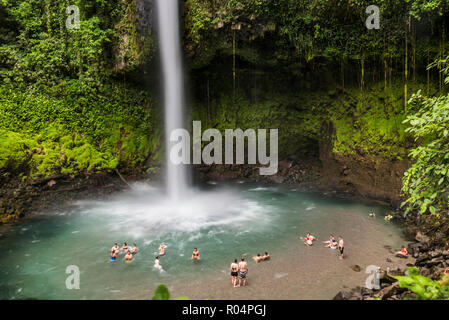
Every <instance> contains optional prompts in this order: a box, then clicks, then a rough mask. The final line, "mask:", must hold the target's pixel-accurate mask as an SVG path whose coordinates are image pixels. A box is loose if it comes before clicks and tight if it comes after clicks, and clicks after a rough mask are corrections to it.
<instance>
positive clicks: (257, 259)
mask: <svg viewBox="0 0 449 320" xmlns="http://www.w3.org/2000/svg"><path fill="white" fill-rule="evenodd" d="M253 260H254V261H255V262H257V263H259V262H260V261H262V260H263V257H262V256H261V255H260V253H258V254H257V256H255V257H253Z"/></svg>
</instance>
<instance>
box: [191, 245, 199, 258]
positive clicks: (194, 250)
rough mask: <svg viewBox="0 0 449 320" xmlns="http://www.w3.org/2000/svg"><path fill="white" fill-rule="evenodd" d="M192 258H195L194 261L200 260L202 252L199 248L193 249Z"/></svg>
mask: <svg viewBox="0 0 449 320" xmlns="http://www.w3.org/2000/svg"><path fill="white" fill-rule="evenodd" d="M192 260H194V261H196V260H200V252H199V251H198V249H197V248H194V249H193V253H192Z"/></svg>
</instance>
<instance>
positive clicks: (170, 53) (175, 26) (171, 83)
mask: <svg viewBox="0 0 449 320" xmlns="http://www.w3.org/2000/svg"><path fill="white" fill-rule="evenodd" d="M156 6H157V15H158V24H159V46H160V49H159V50H160V54H161V60H162V72H163V77H164V103H165V136H166V138H165V139H166V144H165V146H166V170H167V171H166V172H167V173H166V178H167V191H168V196H169V197H170V198H171V199H173V200H177V199H179V198H180V196H181V194H182V192H183V191H185V190H186V189H187V171H186V168H185V165H175V164H173V163H172V162H171V161H170V150H171V147H172V146H173V144H174V143H173V142H171V141H170V134H171V132H172V131H173V130H175V129H178V128H183V127H184V121H183V119H184V104H183V102H184V86H183V77H182V74H183V70H182V63H181V44H180V41H181V39H180V35H179V14H178V10H179V7H178V0H157V4H156Z"/></svg>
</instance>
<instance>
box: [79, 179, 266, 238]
mask: <svg viewBox="0 0 449 320" xmlns="http://www.w3.org/2000/svg"><path fill="white" fill-rule="evenodd" d="M75 204H76V205H77V206H78V207H79V208H80V211H81V212H82V214H85V215H92V216H97V215H100V216H106V217H107V219H106V222H104V223H105V227H106V228H107V229H108V230H109V231H110V232H112V233H115V232H118V231H120V232H121V233H125V235H127V236H129V237H133V238H134V239H138V238H139V239H141V238H147V235H148V234H151V236H152V238H153V239H154V238H162V237H164V236H166V235H167V234H169V233H171V234H179V232H182V233H184V232H187V233H189V234H190V236H189V238H188V239H189V241H193V240H195V239H197V238H200V237H201V236H202V235H201V233H200V231H201V230H203V229H208V228H211V227H216V228H219V227H222V226H226V227H233V228H235V229H236V232H239V231H242V228H245V225H248V223H247V222H251V225H254V227H257V223H259V224H260V225H268V222H269V221H271V218H272V217H271V216H272V215H270V214H268V213H269V212H268V210H269V209H267V207H266V206H265V207H264V206H263V205H262V204H259V203H258V202H257V201H254V200H249V199H245V198H243V197H242V196H241V195H240V194H238V193H237V192H231V191H210V192H199V191H196V190H192V192H190V193H188V194H186V195H185V196H183V197H182V199H181V200H179V201H172V200H171V199H170V198H168V197H166V196H165V195H164V192H163V190H160V189H155V188H149V187H148V186H144V185H140V187H139V188H133V189H132V190H130V191H129V192H127V193H124V194H120V195H118V196H116V197H115V198H111V199H109V200H107V201H79V202H76V203H75ZM243 231H245V229H243ZM217 232H218V231H217ZM216 234H218V233H216ZM150 243H151V242H148V243H147V244H150Z"/></svg>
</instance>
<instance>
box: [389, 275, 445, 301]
mask: <svg viewBox="0 0 449 320" xmlns="http://www.w3.org/2000/svg"><path fill="white" fill-rule="evenodd" d="M395 278H396V279H398V281H399V285H400V286H401V288H407V289H409V290H410V291H412V292H413V293H415V294H416V295H417V299H418V300H449V275H443V276H442V278H441V280H440V281H438V282H437V281H433V280H432V279H429V278H427V277H424V276H422V275H421V274H420V273H419V269H418V268H408V270H407V271H406V276H397V277H395Z"/></svg>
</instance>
